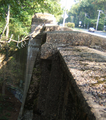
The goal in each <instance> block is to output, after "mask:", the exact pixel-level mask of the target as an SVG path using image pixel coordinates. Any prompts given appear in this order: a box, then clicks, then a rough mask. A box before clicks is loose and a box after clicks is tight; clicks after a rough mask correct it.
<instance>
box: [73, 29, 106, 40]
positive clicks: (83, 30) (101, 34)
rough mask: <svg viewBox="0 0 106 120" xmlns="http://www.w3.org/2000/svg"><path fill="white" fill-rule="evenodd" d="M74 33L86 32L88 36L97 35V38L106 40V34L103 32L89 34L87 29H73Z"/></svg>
mask: <svg viewBox="0 0 106 120" xmlns="http://www.w3.org/2000/svg"><path fill="white" fill-rule="evenodd" d="M73 30H74V31H80V32H85V33H88V34H92V35H96V36H100V37H105V38H106V32H103V31H95V32H88V30H87V29H78V30H77V29H73Z"/></svg>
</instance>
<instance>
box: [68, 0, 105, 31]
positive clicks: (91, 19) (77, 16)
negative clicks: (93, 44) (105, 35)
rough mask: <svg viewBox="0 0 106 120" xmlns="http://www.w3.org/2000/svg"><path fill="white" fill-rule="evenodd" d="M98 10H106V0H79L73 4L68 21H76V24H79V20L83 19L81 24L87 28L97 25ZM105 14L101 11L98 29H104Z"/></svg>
mask: <svg viewBox="0 0 106 120" xmlns="http://www.w3.org/2000/svg"><path fill="white" fill-rule="evenodd" d="M97 10H102V11H104V10H106V0H79V2H78V3H76V4H75V5H73V6H72V7H71V9H70V11H69V12H68V16H69V17H68V18H67V19H66V22H70V21H72V18H71V17H72V16H73V22H74V23H75V26H76V27H78V26H79V21H82V24H81V26H84V27H85V28H88V27H93V26H94V27H95V28H96V22H97V17H98V11H97ZM104 18H105V17H104V14H102V13H100V20H99V25H98V30H103V26H104V25H105V24H104Z"/></svg>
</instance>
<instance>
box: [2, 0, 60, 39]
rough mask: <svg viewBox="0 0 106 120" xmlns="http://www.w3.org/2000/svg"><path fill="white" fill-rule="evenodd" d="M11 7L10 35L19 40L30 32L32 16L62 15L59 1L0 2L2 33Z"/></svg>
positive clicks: (3, 0)
mask: <svg viewBox="0 0 106 120" xmlns="http://www.w3.org/2000/svg"><path fill="white" fill-rule="evenodd" d="M8 4H9V5H10V24H9V27H10V33H9V34H10V35H11V34H14V36H13V38H14V39H15V40H17V39H18V35H20V36H21V37H22V36H25V35H27V34H28V33H29V32H30V27H31V21H32V15H34V14H35V13H38V12H42V13H44V12H47V13H51V14H53V15H54V16H55V17H56V18H58V15H60V14H62V10H61V7H60V4H59V0H0V23H1V24H0V33H1V32H2V31H3V28H4V26H5V24H6V22H5V21H6V15H7V10H8Z"/></svg>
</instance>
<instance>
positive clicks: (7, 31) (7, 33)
mask: <svg viewBox="0 0 106 120" xmlns="http://www.w3.org/2000/svg"><path fill="white" fill-rule="evenodd" d="M9 19H10V5H8V13H7V19H6V23H7V30H6V37H7V38H8V36H9Z"/></svg>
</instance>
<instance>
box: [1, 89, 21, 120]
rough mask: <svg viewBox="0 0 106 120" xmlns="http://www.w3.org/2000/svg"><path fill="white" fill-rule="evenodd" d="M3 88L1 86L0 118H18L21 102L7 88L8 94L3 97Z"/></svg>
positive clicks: (10, 119)
mask: <svg viewBox="0 0 106 120" xmlns="http://www.w3.org/2000/svg"><path fill="white" fill-rule="evenodd" d="M1 90H2V89H1V87H0V120H17V117H18V114H19V110H20V107H21V102H20V101H19V100H18V99H17V98H15V97H14V95H13V94H12V93H10V92H9V91H8V89H7V88H6V92H5V93H6V95H5V97H4V98H2V97H1Z"/></svg>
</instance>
